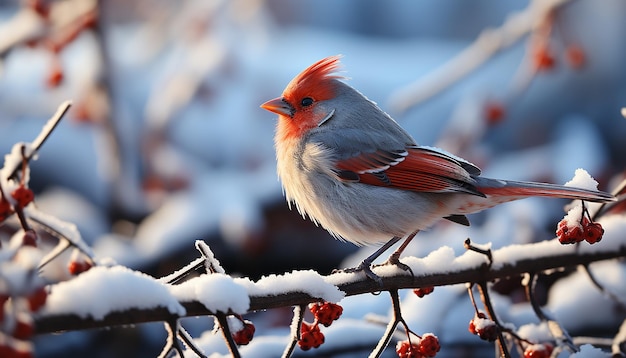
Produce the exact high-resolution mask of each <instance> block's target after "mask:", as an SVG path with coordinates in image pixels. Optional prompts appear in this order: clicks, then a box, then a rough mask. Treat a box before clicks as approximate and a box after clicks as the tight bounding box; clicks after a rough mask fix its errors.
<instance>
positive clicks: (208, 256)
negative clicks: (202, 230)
mask: <svg viewBox="0 0 626 358" xmlns="http://www.w3.org/2000/svg"><path fill="white" fill-rule="evenodd" d="M196 249H197V250H198V251H200V254H202V257H203V258H204V261H205V263H204V264H205V267H206V271H207V273H225V272H226V271H224V268H223V267H222V265H221V264H220V262H219V261H218V260H217V259H216V258H215V255H214V254H213V251H211V248H210V247H209V245H207V244H206V243H205V242H204V241H202V240H196Z"/></svg>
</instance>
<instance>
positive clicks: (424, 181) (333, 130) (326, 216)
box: [261, 56, 614, 283]
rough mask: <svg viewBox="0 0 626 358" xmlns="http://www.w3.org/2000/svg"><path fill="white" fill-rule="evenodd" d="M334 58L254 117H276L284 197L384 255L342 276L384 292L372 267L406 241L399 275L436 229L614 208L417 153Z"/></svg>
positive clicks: (589, 196)
mask: <svg viewBox="0 0 626 358" xmlns="http://www.w3.org/2000/svg"><path fill="white" fill-rule="evenodd" d="M339 66H340V56H330V57H327V58H324V59H322V60H320V61H318V62H316V63H314V64H313V65H311V66H310V67H309V68H307V69H305V70H304V71H302V73H300V74H299V75H297V76H296V77H295V78H294V79H293V80H291V82H289V84H288V85H287V87H286V88H285V90H284V91H283V93H282V96H281V97H278V98H275V99H272V100H270V101H267V102H265V103H263V104H262V105H261V108H263V109H266V110H268V111H270V112H274V113H276V114H278V123H277V126H276V134H275V138H274V142H275V147H276V158H277V171H278V176H279V177H280V179H281V182H282V186H283V190H284V194H285V196H286V198H287V201H288V202H289V204H290V206H291V203H295V205H296V207H297V209H298V211H299V212H300V214H302V216H304V217H306V216H308V217H309V218H310V219H311V220H312V221H313V222H315V223H316V224H319V225H321V226H322V227H324V228H325V229H326V230H328V231H329V232H330V233H331V234H332V235H333V236H334V237H336V238H339V239H342V240H347V241H350V242H352V243H354V244H357V245H374V244H382V246H381V247H380V248H379V249H378V250H377V251H376V252H374V253H373V254H372V255H370V256H369V257H367V258H366V259H365V260H363V262H361V264H360V265H359V266H357V267H355V268H352V269H348V271H352V272H355V271H363V272H364V273H365V274H366V275H367V276H368V277H370V278H371V279H373V280H375V281H377V282H379V283H381V282H382V281H381V279H380V278H379V277H378V276H377V275H376V274H374V273H373V272H372V269H371V265H372V263H373V261H374V260H375V259H376V258H378V257H379V256H380V255H381V254H382V253H383V252H385V251H387V250H388V249H389V248H390V247H391V246H393V245H394V244H395V243H397V242H399V241H400V240H402V239H404V240H405V241H404V242H403V243H402V245H401V246H400V247H398V249H397V250H396V251H395V252H393V253H392V254H391V255H390V256H389V259H388V260H387V261H386V262H385V264H395V265H397V266H399V267H401V268H403V269H405V270H406V269H408V266H407V265H404V264H402V263H401V262H400V254H401V253H402V250H404V248H405V247H406V245H408V243H409V242H410V241H411V240H412V239H413V237H414V236H415V235H416V234H417V232H418V231H420V230H423V229H426V228H428V227H430V226H431V225H433V224H434V223H435V222H436V221H438V220H439V219H442V218H444V219H448V220H451V221H453V222H456V223H459V224H463V225H469V221H468V219H467V217H466V216H465V215H466V214H471V213H475V212H479V211H481V210H484V209H487V208H490V207H493V206H495V205H498V204H501V203H505V202H509V201H512V200H517V199H522V198H526V197H531V196H545V197H555V198H566V199H581V200H588V201H596V202H605V201H611V200H614V198H613V196H612V195H610V194H608V193H604V192H599V191H593V190H587V189H579V188H573V187H567V186H562V185H555V184H544V183H533V182H520V181H509V180H499V179H489V178H484V177H481V176H480V174H481V172H480V169H479V168H478V167H477V166H475V165H474V164H472V163H470V162H468V161H466V160H464V159H462V158H459V157H457V156H454V155H452V154H449V153H446V152H444V151H443V150H441V149H437V148H433V147H426V146H420V145H418V144H417V143H416V141H415V140H414V139H413V138H412V137H411V136H410V135H409V134H408V133H407V132H406V131H405V130H404V129H402V128H401V127H400V125H398V123H397V122H396V121H394V120H393V119H392V118H391V117H390V116H389V115H388V114H386V113H385V112H384V111H382V110H381V109H380V108H379V107H378V106H377V105H376V104H375V103H374V102H372V101H370V100H369V99H368V98H366V97H365V96H364V95H363V94H361V93H360V92H359V91H357V90H356V89H354V88H352V87H351V86H349V85H347V84H346V83H345V82H343V81H344V80H345V78H344V77H342V76H340V75H338V74H337V73H336V72H337V70H338V68H339Z"/></svg>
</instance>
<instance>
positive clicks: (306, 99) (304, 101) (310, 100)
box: [300, 97, 313, 107]
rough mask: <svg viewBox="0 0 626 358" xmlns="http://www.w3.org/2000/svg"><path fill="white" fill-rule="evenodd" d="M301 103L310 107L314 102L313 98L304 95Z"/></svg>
mask: <svg viewBox="0 0 626 358" xmlns="http://www.w3.org/2000/svg"><path fill="white" fill-rule="evenodd" d="M300 104H301V105H302V107H308V106H310V105H312V104H313V98H311V97H304V98H303V99H302V101H300Z"/></svg>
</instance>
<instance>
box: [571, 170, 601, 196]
mask: <svg viewBox="0 0 626 358" xmlns="http://www.w3.org/2000/svg"><path fill="white" fill-rule="evenodd" d="M565 186H569V187H573V188H581V189H587V190H595V191H597V190H598V182H597V181H596V180H595V179H594V178H592V177H591V175H589V173H587V171H586V170H585V169H582V168H578V169H576V172H575V173H574V177H573V178H572V180H570V181H568V182H567V183H565Z"/></svg>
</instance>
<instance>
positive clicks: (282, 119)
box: [261, 56, 343, 139]
mask: <svg viewBox="0 0 626 358" xmlns="http://www.w3.org/2000/svg"><path fill="white" fill-rule="evenodd" d="M339 59H340V56H330V57H326V58H324V59H322V60H320V61H318V62H316V63H314V64H313V65H311V66H309V67H308V68H307V69H305V70H304V71H302V72H301V73H300V74H299V75H297V76H296V77H295V78H294V79H293V80H291V82H289V84H288V85H287V87H286V88H285V90H284V91H283V94H282V96H281V97H278V98H275V99H272V100H269V101H267V102H265V103H263V104H262V105H261V108H263V109H266V110H268V111H270V112H274V113H276V114H278V118H279V123H278V127H279V131H280V132H281V133H279V134H280V135H281V136H283V138H284V139H292V138H300V137H302V136H303V135H304V134H306V133H307V132H308V131H309V130H311V129H313V128H315V127H318V126H319V125H320V124H322V123H324V122H325V121H327V120H328V119H329V118H330V117H332V115H333V113H334V108H330V106H328V105H326V101H328V100H331V99H334V98H335V96H336V93H337V88H338V86H339V84H340V82H339V81H338V79H341V78H343V77H342V76H339V75H337V74H336V70H337V69H338V67H339V65H340V62H339Z"/></svg>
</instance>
